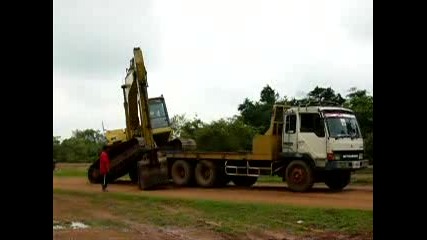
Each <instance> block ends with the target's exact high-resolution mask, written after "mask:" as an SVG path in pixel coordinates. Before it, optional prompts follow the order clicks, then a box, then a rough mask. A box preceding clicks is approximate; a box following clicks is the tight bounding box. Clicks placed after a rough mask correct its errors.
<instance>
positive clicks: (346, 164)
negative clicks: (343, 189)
mask: <svg viewBox="0 0 427 240" xmlns="http://www.w3.org/2000/svg"><path fill="white" fill-rule="evenodd" d="M368 165H369V160H353V161H339V160H335V161H328V162H327V163H326V166H325V170H333V169H343V170H346V169H347V170H357V169H363V168H367V167H368Z"/></svg>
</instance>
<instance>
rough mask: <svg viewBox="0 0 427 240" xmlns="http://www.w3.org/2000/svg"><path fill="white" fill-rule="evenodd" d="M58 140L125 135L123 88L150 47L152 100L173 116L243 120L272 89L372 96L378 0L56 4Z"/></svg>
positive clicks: (60, 0)
mask: <svg viewBox="0 0 427 240" xmlns="http://www.w3.org/2000/svg"><path fill="white" fill-rule="evenodd" d="M53 3H54V8H53V44H54V45H53V135H54V136H61V137H62V139H64V138H67V137H70V136H71V132H72V130H75V129H87V128H93V129H99V130H101V129H102V121H103V122H104V126H105V128H106V129H117V128H125V118H124V109H123V95H122V90H121V88H120V86H121V84H122V83H123V81H124V77H125V71H126V68H127V67H128V66H129V60H130V59H131V58H132V54H133V48H134V47H140V48H141V49H142V50H143V54H144V59H145V64H146V67H147V71H148V83H149V88H148V94H149V97H155V96H160V95H161V94H163V95H164V97H165V99H166V103H167V107H168V111H169V113H170V115H171V116H173V115H174V114H182V113H186V115H187V116H189V117H193V116H194V115H195V114H197V115H198V116H199V117H200V118H201V119H202V120H204V121H211V120H215V119H219V118H222V117H231V116H232V115H234V114H237V113H238V112H237V107H238V105H239V104H240V103H242V102H243V100H244V99H245V98H246V97H248V98H250V99H252V100H258V99H259V94H260V91H261V90H262V88H263V87H264V86H265V85H267V84H270V86H272V87H273V88H274V89H276V90H277V91H278V92H279V94H280V95H281V96H283V95H286V96H288V97H297V98H299V97H302V96H304V95H305V94H306V93H307V92H309V91H310V90H312V89H313V88H314V87H315V86H320V87H332V88H333V89H334V90H335V91H336V92H338V93H341V94H342V95H346V94H347V90H348V89H349V88H351V87H357V88H359V89H366V90H368V91H369V93H370V94H373V2H372V0H353V1H350V0H349V1H347V0H336V1H328V0H322V1H319V0H312V1H308V0H307V1H306V0H277V1H275V0H254V1H251V0H228V1H225V0H169V1H167V0H153V1H149V0H135V1H133V0H126V1H117V0H116V1H106V0H103V1H100V0H91V1H87V0H72V1H70V0H54V1H53Z"/></svg>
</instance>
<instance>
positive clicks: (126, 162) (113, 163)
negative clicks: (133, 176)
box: [88, 138, 146, 183]
mask: <svg viewBox="0 0 427 240" xmlns="http://www.w3.org/2000/svg"><path fill="white" fill-rule="evenodd" d="M107 152H108V154H109V156H110V172H109V173H108V175H107V179H108V181H109V182H113V181H115V180H117V179H118V178H120V177H122V176H124V175H126V174H128V173H129V169H133V168H136V166H137V163H138V161H140V160H141V159H142V158H143V156H144V154H145V153H146V150H145V149H144V148H143V147H142V146H141V145H140V144H139V142H138V140H137V139H135V138H134V139H131V140H130V141H127V142H123V143H119V144H117V145H113V146H110V148H109V149H108V150H107ZM99 164H100V160H99V159H98V160H97V161H95V162H94V163H92V164H91V165H90V167H89V169H88V179H89V182H91V183H101V182H102V180H103V178H102V175H101V174H100V173H99Z"/></svg>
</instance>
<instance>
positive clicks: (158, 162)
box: [138, 151, 169, 190]
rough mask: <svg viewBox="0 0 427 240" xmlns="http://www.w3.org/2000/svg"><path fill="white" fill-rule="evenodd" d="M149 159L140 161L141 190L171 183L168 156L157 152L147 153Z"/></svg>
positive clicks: (139, 179)
mask: <svg viewBox="0 0 427 240" xmlns="http://www.w3.org/2000/svg"><path fill="white" fill-rule="evenodd" d="M150 155H151V157H150ZM147 156H148V159H144V160H141V161H139V162H138V186H139V189H141V190H152V189H155V188H159V187H164V186H166V185H167V184H169V174H168V165H167V161H166V158H164V157H160V156H158V155H157V152H154V151H153V152H151V153H149V154H147Z"/></svg>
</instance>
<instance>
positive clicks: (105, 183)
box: [101, 174, 108, 190]
mask: <svg viewBox="0 0 427 240" xmlns="http://www.w3.org/2000/svg"><path fill="white" fill-rule="evenodd" d="M101 185H102V190H106V189H107V185H108V179H107V174H104V176H103V178H102V183H101Z"/></svg>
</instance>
